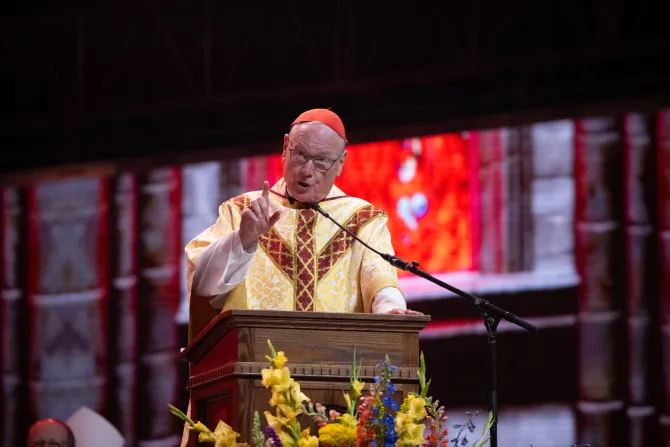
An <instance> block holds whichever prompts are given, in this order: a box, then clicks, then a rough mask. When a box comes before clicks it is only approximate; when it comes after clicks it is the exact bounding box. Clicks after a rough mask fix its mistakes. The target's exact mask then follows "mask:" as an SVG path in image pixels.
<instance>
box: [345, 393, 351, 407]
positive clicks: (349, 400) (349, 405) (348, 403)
mask: <svg viewBox="0 0 670 447" xmlns="http://www.w3.org/2000/svg"><path fill="white" fill-rule="evenodd" d="M344 400H345V401H346V402H347V408H351V397H349V395H348V394H346V393H345V394H344Z"/></svg>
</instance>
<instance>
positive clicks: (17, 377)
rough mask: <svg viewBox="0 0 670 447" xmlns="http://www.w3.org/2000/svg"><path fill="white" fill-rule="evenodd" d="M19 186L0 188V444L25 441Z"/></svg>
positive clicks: (22, 210)
mask: <svg viewBox="0 0 670 447" xmlns="http://www.w3.org/2000/svg"><path fill="white" fill-rule="evenodd" d="M22 198H23V194H22V191H21V190H20V189H19V188H8V189H5V190H1V191H0V203H1V205H0V239H1V242H0V247H1V248H2V252H1V259H0V260H1V262H0V266H2V270H1V273H0V278H1V279H2V282H1V283H0V286H1V287H0V293H1V294H2V295H1V296H0V307H1V309H0V317H1V319H0V342H1V343H2V344H1V346H0V355H1V357H0V365H2V387H3V389H2V396H3V398H2V402H1V403H0V415H1V420H0V433H2V436H1V437H0V445H2V446H4V447H13V446H16V445H21V444H22V443H24V441H23V436H24V434H25V430H26V428H27V427H26V425H27V424H26V422H27V421H25V420H24V419H25V418H22V417H21V415H22V414H25V413H24V412H25V410H26V407H25V400H26V399H25V394H24V393H23V391H24V390H25V383H23V382H24V379H25V377H24V374H25V369H24V368H23V360H25V353H26V349H25V348H24V347H25V346H26V345H25V337H26V335H27V333H26V331H25V327H26V325H25V312H24V310H25V296H26V293H25V281H24V272H25V267H24V266H25V262H23V261H25V254H24V253H25V247H26V244H25V231H24V229H25V226H24V222H25V208H24V206H25V202H24V201H23V200H21V199H22Z"/></svg>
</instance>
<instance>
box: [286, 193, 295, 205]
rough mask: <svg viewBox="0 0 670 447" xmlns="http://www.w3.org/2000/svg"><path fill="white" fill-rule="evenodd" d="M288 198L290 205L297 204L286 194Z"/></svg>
mask: <svg viewBox="0 0 670 447" xmlns="http://www.w3.org/2000/svg"><path fill="white" fill-rule="evenodd" d="M286 198H287V199H288V203H290V204H291V205H294V204H295V199H294V198H293V196H292V195H291V194H286Z"/></svg>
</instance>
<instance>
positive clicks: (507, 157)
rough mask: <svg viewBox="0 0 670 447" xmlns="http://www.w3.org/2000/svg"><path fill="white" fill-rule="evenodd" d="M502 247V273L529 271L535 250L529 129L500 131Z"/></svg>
mask: <svg viewBox="0 0 670 447" xmlns="http://www.w3.org/2000/svg"><path fill="white" fill-rule="evenodd" d="M502 133H503V160H504V161H503V163H502V170H503V172H502V183H503V185H502V187H503V188H502V189H503V199H502V204H503V210H502V212H503V214H502V221H503V222H502V223H503V230H504V233H503V246H504V250H503V252H504V254H503V258H504V265H503V270H504V271H505V272H524V271H530V270H533V263H534V261H535V250H534V248H535V247H534V244H533V238H532V237H531V236H532V235H533V234H534V222H533V214H532V198H533V180H534V176H533V160H534V159H535V157H534V154H533V146H532V133H531V129H530V128H529V127H527V126H522V127H510V128H505V129H502Z"/></svg>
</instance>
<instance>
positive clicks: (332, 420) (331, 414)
mask: <svg viewBox="0 0 670 447" xmlns="http://www.w3.org/2000/svg"><path fill="white" fill-rule="evenodd" d="M329 414H330V422H335V418H337V417H338V416H339V415H340V413H338V412H337V411H335V410H330V413H329Z"/></svg>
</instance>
